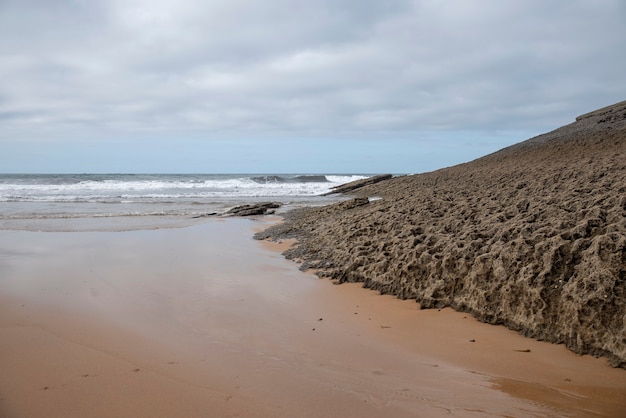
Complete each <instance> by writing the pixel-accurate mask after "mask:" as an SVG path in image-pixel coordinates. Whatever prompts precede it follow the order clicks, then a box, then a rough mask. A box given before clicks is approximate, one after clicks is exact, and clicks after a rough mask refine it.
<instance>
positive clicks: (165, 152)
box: [0, 0, 626, 173]
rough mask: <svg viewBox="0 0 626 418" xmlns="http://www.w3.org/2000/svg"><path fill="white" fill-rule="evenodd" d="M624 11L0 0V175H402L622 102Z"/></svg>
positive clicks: (575, 3) (557, 2) (332, 1)
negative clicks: (69, 173) (220, 173)
mask: <svg viewBox="0 0 626 418" xmlns="http://www.w3.org/2000/svg"><path fill="white" fill-rule="evenodd" d="M624 22H626V2H625V1H624V0H552V1H545V0H507V1H503V0H472V1H468V0H413V1H409V0H406V1H404V0H385V1H382V0H263V1H261V0H258V1H253V0H248V1H244V0H175V1H174V0H73V1H70V0H55V1H51V0H0V172H5V173H6V172H207V173H214V172H308V173H319V172H335V173H347V172H358V173H382V172H390V173H417V172H424V171H429V170H433V169H437V168H441V167H444V166H450V165H453V164H457V163H460V162H465V161H469V160H471V159H474V158H476V157H479V156H482V155H484V154H487V153H490V152H493V151H496V150H498V149H500V148H502V147H505V146H507V145H510V144H513V143H516V142H519V141H522V140H525V139H527V138H530V137H532V136H534V135H537V134H540V133H543V132H547V131H549V130H552V129H554V128H557V127H559V126H561V125H564V124H566V123H569V122H571V121H573V120H574V118H575V117H576V116H577V115H579V114H582V113H585V112H587V111H591V110H593V109H596V108H598V107H602V106H605V105H609V104H612V103H615V102H618V101H621V100H624V99H626V75H625V74H626V53H625V52H624V51H625V49H624V48H625V45H626V24H625V23H624Z"/></svg>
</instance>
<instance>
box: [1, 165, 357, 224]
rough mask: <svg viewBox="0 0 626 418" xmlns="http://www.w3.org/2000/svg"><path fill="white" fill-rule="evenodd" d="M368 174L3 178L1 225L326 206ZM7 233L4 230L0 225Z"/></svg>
mask: <svg viewBox="0 0 626 418" xmlns="http://www.w3.org/2000/svg"><path fill="white" fill-rule="evenodd" d="M366 177H368V176H366V175H326V176H324V175H311V176H309V175H282V174H281V175H261V176H258V175H221V174H219V175H124V174H116V175H93V174H84V175H6V174H5V175H0V222H2V221H3V220H4V221H6V220H15V219H75V218H82V217H87V218H102V217H111V216H113V217H115V216H117V217H119V216H125V217H129V216H130V217H134V216H156V215H158V216H161V215H167V216H196V215H202V214H206V213H207V212H209V213H211V212H221V211H224V210H226V209H228V208H229V207H232V206H235V205H237V204H243V203H251V202H255V201H263V200H272V201H279V202H281V203H283V204H284V205H287V206H289V205H292V206H293V205H318V204H326V203H329V202H330V201H331V200H333V199H334V200H336V199H337V197H333V198H324V197H321V196H320V195H323V194H325V193H327V192H328V191H330V190H331V189H332V188H333V187H336V186H339V185H341V184H344V183H347V182H350V181H354V180H359V179H363V178H366ZM0 228H2V225H0Z"/></svg>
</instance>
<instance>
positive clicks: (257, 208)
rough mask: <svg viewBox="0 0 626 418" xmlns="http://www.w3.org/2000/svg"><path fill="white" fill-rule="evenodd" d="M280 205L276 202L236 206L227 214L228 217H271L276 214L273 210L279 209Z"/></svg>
mask: <svg viewBox="0 0 626 418" xmlns="http://www.w3.org/2000/svg"><path fill="white" fill-rule="evenodd" d="M279 207H280V203H276V202H262V203H255V204H251V205H240V206H235V207H234V208H232V209H230V210H229V211H227V212H226V215H230V216H253V215H269V214H272V213H274V210H273V209H278V208H279Z"/></svg>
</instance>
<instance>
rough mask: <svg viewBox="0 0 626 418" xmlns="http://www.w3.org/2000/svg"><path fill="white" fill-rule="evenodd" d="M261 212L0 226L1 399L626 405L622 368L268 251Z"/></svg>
mask: <svg viewBox="0 0 626 418" xmlns="http://www.w3.org/2000/svg"><path fill="white" fill-rule="evenodd" d="M272 222H275V219H272V218H268V219H262V220H260V221H259V220H257V221H251V220H248V219H233V218H229V219H219V220H218V219H215V220H209V221H205V222H203V223H198V224H197V225H193V226H188V227H185V228H180V229H163V230H149V231H131V232H63V233H56V232H49V233H43V232H39V233H38V232H21V231H0V238H2V239H1V240H0V243H2V245H1V246H0V271H2V272H3V277H4V279H2V281H1V282H0V298H1V300H0V333H1V338H0V361H1V362H2V369H3V371H5V372H4V373H3V377H2V378H0V412H2V414H3V416H9V417H13V416H15V417H19V416H38V415H41V413H42V411H46V415H47V416H136V417H141V416H172V414H176V415H181V416H182V415H186V416H205V415H206V413H207V411H210V412H211V413H212V414H213V415H218V416H236V415H237V414H239V415H240V416H252V417H257V416H259V417H260V416H285V417H286V416H310V417H316V416H328V414H337V413H338V412H340V413H341V414H342V415H344V416H380V415H381V414H386V415H389V414H391V415H394V416H420V414H421V415H422V416H423V415H428V416H447V415H449V413H450V411H452V413H453V414H454V415H457V416H481V415H482V414H484V413H494V414H497V415H507V414H508V415H513V416H519V415H527V416H563V415H571V416H588V415H592V414H596V415H597V416H617V415H616V414H617V411H619V410H623V408H626V403H625V401H624V400H623V399H626V378H625V375H624V371H623V370H619V369H612V368H610V367H609V366H608V365H606V364H604V362H603V361H602V360H599V359H594V358H591V357H589V356H582V357H581V356H577V355H575V354H573V353H571V352H569V351H567V350H566V349H565V348H564V347H563V346H555V345H552V344H549V343H540V342H537V341H534V340H529V339H526V338H524V337H521V336H520V335H518V334H516V333H514V332H512V331H509V330H506V329H504V328H503V327H493V326H490V325H486V324H482V323H479V322H477V321H475V320H474V319H472V318H469V317H466V318H463V314H460V313H457V312H452V311H449V310H447V309H444V310H441V311H437V310H429V311H424V310H419V309H418V306H417V305H416V304H415V302H413V301H402V300H398V299H396V298H394V297H391V296H380V295H378V294H377V292H374V291H369V292H368V291H365V290H364V289H361V288H360V286H359V285H354V284H346V285H342V286H333V285H332V284H331V282H330V281H328V280H319V279H317V278H314V276H312V275H311V274H305V273H302V272H300V271H298V268H297V266H296V265H295V264H294V263H292V262H289V261H287V260H285V259H284V258H283V257H282V255H280V252H281V251H284V250H285V249H286V247H287V246H289V245H290V244H291V242H290V241H284V242H282V244H280V245H279V244H273V243H269V242H259V241H255V240H253V239H252V234H253V232H254V231H255V230H256V231H258V230H259V229H265V228H266V227H267V226H269V224H270V223H272ZM9 237H10V239H8V238H9ZM18 279H23V280H18ZM470 340H474V341H473V342H470ZM527 349H530V352H523V351H515V350H527ZM566 379H569V380H566ZM584 408H586V409H584ZM620 408H621V409H620ZM477 411H480V412H477Z"/></svg>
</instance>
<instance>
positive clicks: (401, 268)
mask: <svg viewBox="0 0 626 418" xmlns="http://www.w3.org/2000/svg"><path fill="white" fill-rule="evenodd" d="M350 194H352V195H354V196H355V197H356V198H361V200H359V201H358V202H360V203H361V204H356V201H346V202H340V203H336V204H333V205H329V206H325V207H312V208H303V209H296V210H293V211H289V212H287V213H285V214H282V215H281V216H283V217H284V222H282V223H279V224H276V225H274V226H272V227H271V228H269V229H267V230H265V231H263V232H261V233H259V234H257V235H256V238H257V239H274V240H278V239H284V238H297V243H296V244H295V245H294V246H293V247H292V248H290V249H289V250H287V251H286V252H285V253H284V254H285V256H286V257H287V258H290V259H296V260H298V261H300V262H301V263H302V265H301V269H303V270H306V269H309V268H311V269H315V270H316V272H317V274H318V276H320V277H326V278H329V279H332V280H334V281H336V282H337V283H343V282H362V283H363V286H364V287H366V288H371V289H375V290H378V291H379V292H380V293H383V294H393V295H396V296H397V297H398V298H401V299H415V300H416V301H417V302H419V304H420V306H421V307H422V308H443V307H447V306H449V307H452V308H454V309H456V310H458V311H463V312H468V313H471V314H472V315H473V316H474V317H476V318H477V319H479V320H481V321H484V322H487V323H490V324H502V325H505V326H507V327H509V328H510V329H513V330H516V331H518V332H520V333H521V334H523V335H525V336H528V337H532V338H535V339H538V340H543V341H549V342H553V343H559V344H564V345H565V346H567V347H568V348H569V349H571V350H572V351H574V352H576V353H579V354H591V355H594V356H605V357H607V358H608V359H609V363H610V364H611V365H613V366H615V367H625V366H626V102H621V103H618V104H616V105H613V106H609V107H606V108H603V109H600V110H599V111H594V112H590V113H588V114H585V115H583V116H581V117H579V118H578V119H577V120H576V122H574V123H572V124H569V125H566V126H564V127H562V128H559V129H556V130H555V131H552V132H550V133H547V134H544V135H540V136H538V137H535V138H532V139H530V140H527V141H524V142H521V143H519V144H517V145H513V146H511V147H508V148H505V149H503V150H501V151H498V152H496V153H493V154H490V155H487V156H485V157H483V158H480V159H477V160H475V161H472V162H469V163H466V164H461V165H458V166H455V167H449V168H446V169H442V170H438V171H434V172H431V173H424V174H418V175H412V176H403V177H394V178H391V179H387V180H385V181H381V182H379V183H376V184H370V185H366V186H363V187H360V188H358V189H354V190H353V191H351V192H350ZM367 196H380V197H382V199H380V200H371V201H370V200H367V203H365V202H366V200H365V198H366V197H367ZM349 202H352V203H349Z"/></svg>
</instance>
